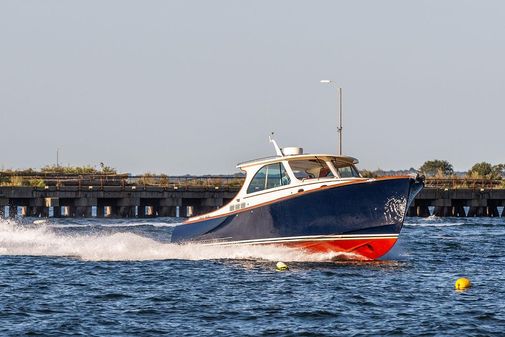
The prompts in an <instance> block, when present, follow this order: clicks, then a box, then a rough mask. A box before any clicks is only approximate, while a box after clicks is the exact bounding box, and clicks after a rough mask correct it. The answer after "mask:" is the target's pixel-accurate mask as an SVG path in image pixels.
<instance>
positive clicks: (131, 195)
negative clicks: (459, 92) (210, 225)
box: [0, 185, 505, 218]
mask: <svg viewBox="0 0 505 337" xmlns="http://www.w3.org/2000/svg"><path fill="white" fill-rule="evenodd" d="M238 190H239V187H230V186H228V187H226V186H166V187H160V186H121V185H118V186H100V187H96V186H85V187H83V186H62V187H57V186H46V187H44V188H37V187H0V216H2V217H3V216H9V217H15V216H18V215H21V216H34V217H49V216H50V215H51V216H52V217H92V216H96V217H124V218H127V217H139V218H142V217H157V216H180V217H188V216H192V215H197V214H203V213H207V212H209V211H212V210H215V209H217V208H219V207H221V206H223V205H224V204H226V203H228V202H229V201H230V200H232V199H233V197H234V196H235V194H236V193H237V192H238ZM504 206H505V189H485V188H458V189H448V188H433V187H428V188H425V189H424V190H423V191H422V192H421V193H420V194H419V195H418V196H417V198H416V199H415V201H414V203H413V205H412V206H411V207H410V209H409V211H408V215H409V216H420V217H427V216H430V215H436V216H441V217H446V216H455V217H472V216H488V217H500V216H502V217H503V216H505V209H504Z"/></svg>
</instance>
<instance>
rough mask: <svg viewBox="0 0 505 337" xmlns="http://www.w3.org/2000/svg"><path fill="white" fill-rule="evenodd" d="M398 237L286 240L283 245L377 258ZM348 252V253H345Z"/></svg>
mask: <svg viewBox="0 0 505 337" xmlns="http://www.w3.org/2000/svg"><path fill="white" fill-rule="evenodd" d="M396 240H397V238H380V239H379V238H370V239H348V240H327V241H326V240H325V241H298V242H286V243H283V244H282V245H283V246H286V247H290V248H298V249H303V250H305V251H307V252H310V253H343V256H345V257H346V258H352V256H353V255H357V256H356V258H357V259H359V258H360V257H363V258H365V259H369V260H375V259H378V258H380V257H381V256H383V255H384V254H386V253H387V252H388V251H389V250H390V249H391V248H392V247H393V246H394V245H395V243H396ZM345 254H348V255H345Z"/></svg>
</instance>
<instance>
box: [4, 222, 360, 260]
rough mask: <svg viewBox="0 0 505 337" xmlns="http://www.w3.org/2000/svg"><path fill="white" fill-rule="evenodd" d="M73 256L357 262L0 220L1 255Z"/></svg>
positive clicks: (342, 256)
mask: <svg viewBox="0 0 505 337" xmlns="http://www.w3.org/2000/svg"><path fill="white" fill-rule="evenodd" d="M1 255H4V256H6V255H9V256H13V255H18V256H55V257H72V258H77V259H80V260H84V261H146V260H219V259H232V260H236V259H254V260H268V261H296V262H326V261H334V260H339V259H340V260H341V259H355V260H356V259H359V256H357V255H354V254H346V253H324V254H310V253H307V252H304V251H302V250H298V249H291V248H287V247H281V246H253V245H249V246H208V245H201V244H195V243H190V244H173V243H164V242H160V241H156V240H153V239H151V238H147V237H144V236H141V235H139V234H136V233H131V232H121V233H114V234H82V233H79V234H62V233H58V232H56V231H54V230H53V229H52V228H51V227H50V225H48V224H44V223H40V225H39V226H36V227H33V226H30V227H27V226H24V225H20V224H19V223H17V222H15V221H11V220H0V256H1Z"/></svg>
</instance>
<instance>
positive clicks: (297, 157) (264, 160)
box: [237, 153, 359, 169]
mask: <svg viewBox="0 0 505 337" xmlns="http://www.w3.org/2000/svg"><path fill="white" fill-rule="evenodd" d="M316 158H317V159H323V160H332V159H336V160H338V161H342V162H345V163H349V164H357V163H358V162H359V161H358V159H356V158H354V157H349V156H337V155H334V154H324V153H322V154H299V155H292V156H274V157H266V158H259V159H254V160H250V161H246V162H243V163H239V164H237V168H239V169H243V168H245V167H250V166H255V165H260V164H263V165H266V164H270V163H276V162H280V161H283V160H303V159H316Z"/></svg>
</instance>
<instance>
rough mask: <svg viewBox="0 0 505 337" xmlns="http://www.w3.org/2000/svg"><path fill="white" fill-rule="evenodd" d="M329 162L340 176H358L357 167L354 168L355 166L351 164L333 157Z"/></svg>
mask: <svg viewBox="0 0 505 337" xmlns="http://www.w3.org/2000/svg"><path fill="white" fill-rule="evenodd" d="M331 163H332V164H333V166H334V167H335V169H336V170H337V172H338V175H339V176H340V178H359V177H360V175H359V172H358V169H357V168H356V166H354V165H352V164H349V163H346V162H342V161H338V160H335V159H334V160H332V161H331Z"/></svg>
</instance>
